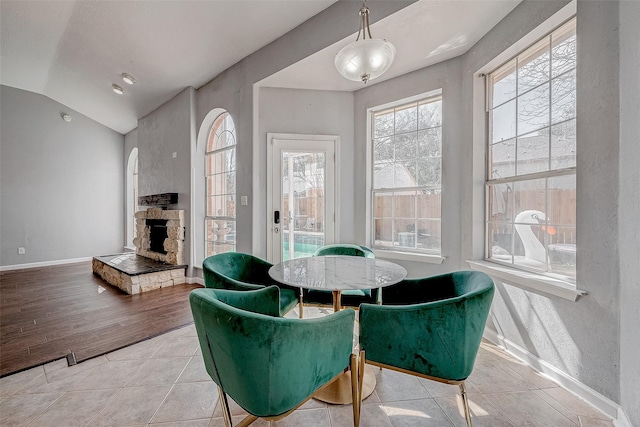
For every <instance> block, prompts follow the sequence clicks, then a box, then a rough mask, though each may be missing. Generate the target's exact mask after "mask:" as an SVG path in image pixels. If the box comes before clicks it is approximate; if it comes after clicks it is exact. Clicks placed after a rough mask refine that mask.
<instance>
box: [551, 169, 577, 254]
mask: <svg viewBox="0 0 640 427" xmlns="http://www.w3.org/2000/svg"><path fill="white" fill-rule="evenodd" d="M547 185H548V190H547V191H548V193H549V218H548V221H549V223H550V224H552V225H562V226H572V227H575V225H576V176H575V175H566V176H559V177H554V178H549V179H548V184H547ZM563 243H567V242H566V240H563ZM569 243H575V242H569Z"/></svg>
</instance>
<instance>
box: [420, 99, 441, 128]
mask: <svg viewBox="0 0 640 427" xmlns="http://www.w3.org/2000/svg"><path fill="white" fill-rule="evenodd" d="M441 125H442V101H436V102H428V103H426V104H420V105H419V106H418V128H419V129H427V128H435V127H439V126H441Z"/></svg>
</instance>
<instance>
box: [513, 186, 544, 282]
mask: <svg viewBox="0 0 640 427" xmlns="http://www.w3.org/2000/svg"><path fill="white" fill-rule="evenodd" d="M545 181H546V180H545V179H536V180H530V181H523V182H517V183H515V191H514V198H515V202H516V206H515V208H516V217H515V221H514V228H515V230H516V240H514V252H515V253H514V255H518V257H516V258H515V260H514V262H515V263H516V264H520V265H522V266H526V267H530V268H538V269H543V270H546V264H547V261H546V258H547V257H546V250H545V242H546V237H545V235H546V225H547V215H546V201H545V199H546V192H545V189H546V182H545ZM520 248H522V249H521V250H520Z"/></svg>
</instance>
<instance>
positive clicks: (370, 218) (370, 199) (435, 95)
mask: <svg viewBox="0 0 640 427" xmlns="http://www.w3.org/2000/svg"><path fill="white" fill-rule="evenodd" d="M426 100H433V101H436V100H440V101H442V89H437V90H433V91H430V92H427V93H422V94H419V95H415V96H412V97H409V98H404V99H401V100H397V101H394V102H390V103H386V104H383V105H378V106H376V107H372V108H369V109H367V162H366V167H367V171H366V174H367V212H368V215H367V244H368V245H369V246H370V247H371V248H372V249H373V251H374V252H375V254H376V256H377V257H380V258H388V259H397V260H410V261H419V262H426V263H432V264H441V263H442V262H443V261H444V259H445V258H444V257H442V255H441V253H442V240H441V242H440V249H439V250H438V251H434V250H420V249H413V250H412V249H410V248H406V247H400V246H397V247H396V246H394V247H381V246H376V245H374V242H375V220H374V208H375V206H374V193H375V192H376V191H378V190H379V189H375V188H374V186H373V182H374V181H373V172H374V167H373V155H374V153H373V117H374V115H375V114H376V113H378V112H380V111H384V110H388V109H392V108H397V107H401V106H403V105H406V104H410V103H414V102H415V103H418V102H422V101H426ZM443 116H444V114H443ZM444 122H445V118H444V117H442V121H441V124H440V128H441V144H444V136H443V134H444V132H443V130H442V129H443V126H444ZM441 153H442V150H441ZM440 161H441V164H440V170H441V177H440V187H439V190H440V191H441V192H442V187H443V185H442V177H443V174H442V168H443V167H444V166H443V165H444V159H443V157H442V154H441V159H440ZM430 187H432V186H430ZM412 188H415V189H418V188H422V186H416V187H412ZM396 190H397V189H396ZM440 220H441V221H442V211H441V212H440ZM441 235H442V234H441Z"/></svg>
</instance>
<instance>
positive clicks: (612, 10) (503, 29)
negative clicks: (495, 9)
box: [463, 1, 637, 402]
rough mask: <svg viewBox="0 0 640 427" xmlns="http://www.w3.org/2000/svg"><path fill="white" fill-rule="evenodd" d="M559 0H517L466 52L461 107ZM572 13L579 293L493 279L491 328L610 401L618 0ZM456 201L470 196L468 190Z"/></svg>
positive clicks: (614, 380)
mask: <svg viewBox="0 0 640 427" xmlns="http://www.w3.org/2000/svg"><path fill="white" fill-rule="evenodd" d="M564 3H565V2H536V1H526V2H524V3H523V4H521V5H520V6H518V7H517V8H516V9H515V10H514V11H513V12H512V13H511V14H510V15H509V16H507V17H506V18H505V19H504V20H503V21H502V22H501V23H500V24H499V25H498V26H496V27H495V28H494V29H493V30H492V31H491V32H490V33H489V34H487V35H486V36H485V37H484V38H483V39H482V40H481V41H480V42H479V43H477V44H476V46H474V48H473V49H472V50H471V51H470V52H468V53H467V54H465V56H464V57H463V63H464V70H465V73H464V76H463V86H464V88H465V94H464V99H465V106H469V105H471V99H472V89H471V86H472V83H471V80H472V73H473V72H474V71H476V70H477V69H478V68H479V67H481V66H482V65H484V64H485V63H487V62H488V61H489V60H491V59H492V58H493V57H495V56H496V55H497V54H498V53H500V52H501V51H502V50H503V49H504V48H506V47H507V46H508V45H510V44H512V43H513V42H515V41H517V40H518V39H519V38H521V37H522V36H523V35H524V34H526V33H527V32H529V31H530V30H531V29H532V28H533V27H535V26H536V25H537V23H538V22H541V21H543V20H544V19H545V18H546V17H548V16H550V15H551V14H553V13H554V12H555V11H556V10H558V9H559V7H560V6H562V5H563V4H564ZM577 16H578V37H579V38H580V41H579V43H578V46H579V49H578V80H577V85H578V89H577V90H578V100H579V101H578V116H579V117H580V118H579V119H578V129H577V132H578V135H577V137H578V176H577V185H578V212H577V215H578V218H577V223H578V234H579V236H580V239H579V246H578V252H579V253H578V257H579V258H578V274H577V276H578V287H579V288H580V289H583V290H586V291H587V292H588V295H586V296H584V297H581V298H580V299H579V300H578V301H577V302H569V301H567V300H563V299H560V298H555V297H548V296H541V295H538V294H535V293H532V292H527V291H524V290H521V289H519V288H516V287H513V286H510V285H507V284H505V283H503V282H501V281H497V282H496V283H497V292H496V296H495V299H494V304H493V310H492V320H493V322H492V325H491V326H492V327H493V328H494V329H495V332H496V333H498V334H499V335H502V336H504V337H505V338H506V339H507V340H509V341H510V342H511V343H514V344H516V345H518V346H520V347H521V348H523V349H525V350H527V351H528V352H530V353H531V354H533V355H535V356H537V357H539V358H540V359H542V360H544V361H546V362H548V363H549V364H551V365H553V366H554V367H556V368H557V369H559V370H561V371H563V372H565V373H566V374H568V375H569V376H571V377H573V378H576V379H577V380H579V381H580V382H582V383H584V384H586V385H587V386H589V387H591V388H592V389H594V390H596V391H597V392H599V393H601V394H603V395H604V396H606V397H609V398H611V399H612V400H614V401H617V402H619V401H620V384H619V381H620V372H619V360H620V354H619V349H620V341H619V336H618V331H619V320H618V313H619V310H620V300H619V292H620V282H619V274H618V263H617V260H618V256H619V253H618V249H617V239H618V232H617V229H618V221H617V214H616V210H617V202H618V194H617V191H616V190H615V189H616V188H618V143H619V140H618V100H617V98H618V84H617V75H618V72H617V54H618V50H617V27H618V25H617V24H618V23H617V21H618V18H617V3H615V2H593V1H579V2H578V9H577ZM532 17H535V18H536V19H535V20H534V19H532ZM467 108H468V107H467ZM469 114H470V113H469V112H468V111H466V112H465V116H468V115H469ZM465 123H466V129H465V138H468V139H470V138H471V136H472V128H471V125H470V122H469V121H468V120H465ZM465 156H467V159H466V162H467V165H468V166H469V167H468V168H465V170H468V171H470V170H471V165H472V162H473V161H472V159H471V157H470V152H469V151H466V152H465ZM467 175H468V177H467V178H466V179H465V181H466V182H468V183H471V182H472V180H473V177H472V176H471V175H470V174H469V173H467ZM470 187H471V186H469V188H470ZM464 200H466V201H470V200H472V195H471V194H470V191H467V192H466V194H463V201H464ZM471 224H472V219H471V218H470V217H468V218H466V220H465V222H464V223H463V229H464V230H470V228H469V227H470V225H471ZM471 246H472V242H469V243H468V244H467V245H466V248H465V249H464V250H466V251H467V253H469V254H472V253H474V252H473V248H472V247H471ZM475 255H476V256H477V253H475ZM635 256H636V259H637V254H636V255H635ZM594 337H597V338H594Z"/></svg>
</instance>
